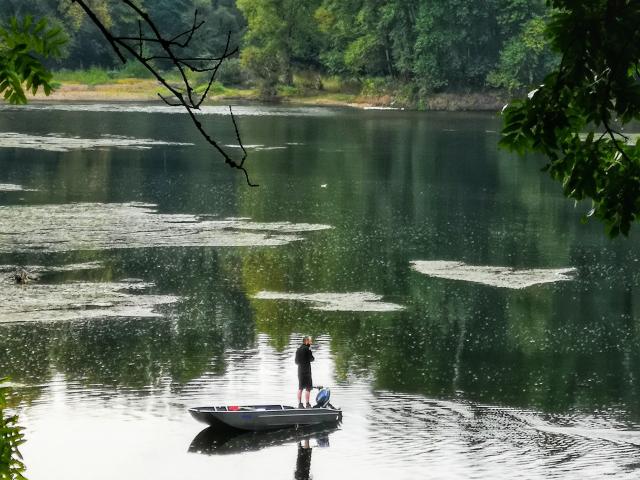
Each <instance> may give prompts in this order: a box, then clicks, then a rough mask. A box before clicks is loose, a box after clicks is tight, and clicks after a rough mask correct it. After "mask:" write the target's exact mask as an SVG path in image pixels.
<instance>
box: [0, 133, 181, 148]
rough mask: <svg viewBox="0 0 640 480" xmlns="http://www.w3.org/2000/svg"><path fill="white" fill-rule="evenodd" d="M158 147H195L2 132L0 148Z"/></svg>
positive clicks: (128, 139)
mask: <svg viewBox="0 0 640 480" xmlns="http://www.w3.org/2000/svg"><path fill="white" fill-rule="evenodd" d="M158 145H178V146H182V145H193V143H180V142H166V141H162V140H152V139H149V138H132V137H124V136H118V135H103V136H101V137H98V138H80V137H71V136H65V135H56V134H50V135H29V134H25V133H16V132H0V148H30V149H35V150H48V151H51V152H70V151H72V150H94V149H97V148H127V149H137V150H148V149H150V148H152V147H154V146H158Z"/></svg>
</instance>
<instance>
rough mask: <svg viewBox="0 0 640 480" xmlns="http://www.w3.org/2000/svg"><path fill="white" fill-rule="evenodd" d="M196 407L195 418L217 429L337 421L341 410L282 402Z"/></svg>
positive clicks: (262, 427)
mask: <svg viewBox="0 0 640 480" xmlns="http://www.w3.org/2000/svg"><path fill="white" fill-rule="evenodd" d="M228 408H229V407H196V408H190V409H189V413H191V416H192V417H193V418H195V419H196V420H198V421H200V422H203V423H206V424H207V425H210V426H211V427H215V428H218V429H225V428H226V429H229V428H232V429H237V430H276V429H279V428H288V427H303V426H305V427H306V426H312V425H324V424H331V423H338V422H340V421H341V420H342V410H340V409H337V408H334V407H333V406H331V405H329V406H327V407H322V408H293V407H287V406H282V405H247V406H242V407H235V408H237V410H229V409H228Z"/></svg>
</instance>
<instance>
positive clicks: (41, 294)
mask: <svg viewBox="0 0 640 480" xmlns="http://www.w3.org/2000/svg"><path fill="white" fill-rule="evenodd" d="M150 286H151V284H143V283H140V282H137V283H132V282H113V283H102V282H98V283H92V282H70V283H63V284H37V283H33V284H29V285H26V286H25V285H17V284H15V283H11V282H9V281H5V282H3V284H2V288H0V305H1V307H0V323H13V322H47V321H59V320H84V319H91V318H104V317H157V316H160V314H159V313H157V312H156V311H155V308H156V307H157V306H159V305H163V304H170V303H175V302H176V301H177V300H178V298H177V297H175V296H172V295H144V294H140V293H137V292H136V293H132V291H134V290H138V291H139V290H144V289H146V288H148V287H150Z"/></svg>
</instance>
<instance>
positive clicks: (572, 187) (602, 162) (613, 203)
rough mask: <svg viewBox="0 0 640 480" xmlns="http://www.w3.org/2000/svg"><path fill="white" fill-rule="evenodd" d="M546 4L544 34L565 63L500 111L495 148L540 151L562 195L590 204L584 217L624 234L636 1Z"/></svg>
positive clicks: (638, 43)
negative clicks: (549, 14)
mask: <svg viewBox="0 0 640 480" xmlns="http://www.w3.org/2000/svg"><path fill="white" fill-rule="evenodd" d="M547 3H548V4H549V6H551V7H553V8H555V9H556V10H555V13H554V14H553V16H552V21H551V22H550V24H549V27H548V31H547V35H548V36H549V37H550V39H551V41H552V43H553V45H554V47H555V48H556V50H558V51H560V52H561V53H562V61H561V63H560V65H559V66H558V68H557V69H556V70H555V71H553V72H552V73H550V74H549V75H548V76H547V77H546V78H545V80H544V84H543V85H541V86H540V87H539V88H537V89H535V90H534V91H532V92H530V93H529V95H528V97H527V98H526V99H522V100H516V101H514V102H512V103H511V104H509V105H508V106H506V107H505V109H504V110H503V118H504V127H503V130H502V139H501V141H500V144H501V145H502V146H504V147H507V148H509V149H511V150H514V151H516V152H518V153H520V154H524V153H526V152H540V153H542V154H544V155H545V156H546V157H547V160H548V163H547V164H546V166H545V170H547V171H548V172H549V174H550V175H551V176H552V178H554V179H555V180H558V181H560V182H561V183H562V186H563V190H564V194H565V195H566V196H567V197H569V198H572V199H575V200H583V199H590V200H591V202H592V209H591V210H590V212H589V213H588V214H587V215H586V216H585V217H583V218H584V219H585V220H586V218H587V217H589V216H591V215H593V216H595V217H597V218H599V219H600V220H601V221H603V223H604V224H605V227H606V232H607V234H608V235H609V236H611V237H616V236H618V235H619V234H621V233H622V234H623V235H628V234H629V231H630V228H631V225H632V224H633V223H634V222H635V221H637V219H638V218H639V216H640V141H636V142H635V144H634V143H632V142H631V137H630V136H629V135H625V134H624V133H623V132H624V128H625V126H626V125H627V124H629V123H630V122H632V121H634V120H638V119H640V81H639V75H638V65H639V63H640V31H639V30H638V28H637V25H638V22H640V2H628V1H622V0H613V1H609V2H574V1H570V0H549V1H547ZM596 135H598V138H597V139H595V140H594V138H595V136H596Z"/></svg>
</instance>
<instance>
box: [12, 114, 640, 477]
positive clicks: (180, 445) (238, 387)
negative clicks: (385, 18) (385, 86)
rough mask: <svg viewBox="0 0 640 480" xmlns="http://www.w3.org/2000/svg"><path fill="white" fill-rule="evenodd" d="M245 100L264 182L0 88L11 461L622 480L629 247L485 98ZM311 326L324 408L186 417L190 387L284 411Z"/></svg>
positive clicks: (225, 128)
mask: <svg viewBox="0 0 640 480" xmlns="http://www.w3.org/2000/svg"><path fill="white" fill-rule="evenodd" d="M236 113H237V115H238V117H237V119H238V123H239V127H240V130H241V133H242V137H243V140H244V142H245V144H247V145H248V151H249V160H248V163H247V165H248V170H249V173H250V175H251V177H252V180H253V181H255V182H257V183H259V184H260V185H261V186H260V187H258V188H250V187H248V186H247V185H246V183H245V182H244V178H243V176H242V175H240V174H238V173H237V172H235V171H232V170H230V169H228V168H227V167H225V166H224V165H223V164H222V161H221V159H220V158H219V157H218V156H217V155H216V154H215V153H214V152H213V151H212V149H211V148H209V147H208V146H207V145H206V144H205V143H204V142H203V141H202V140H201V139H200V138H199V137H198V135H197V134H196V133H195V131H194V129H193V128H192V126H191V125H190V124H189V122H188V119H187V117H186V116H184V115H181V114H176V113H173V111H172V110H167V109H166V108H161V107H154V106H149V105H140V106H132V105H126V104H124V105H123V104H118V105H71V106H69V105H58V106H56V105H39V104H38V105H36V104H34V105H30V106H28V107H24V108H23V107H20V108H14V107H8V106H5V107H3V108H1V109H0V132H1V133H0V274H1V275H2V276H3V277H2V280H0V285H1V287H2V288H1V290H2V293H0V376H3V375H10V376H11V378H12V381H13V383H14V385H15V390H16V392H17V394H18V395H19V401H17V403H16V408H17V411H18V413H19V415H20V422H21V424H22V425H23V426H24V427H25V435H26V438H27V442H26V443H25V444H24V445H23V447H22V452H23V454H24V459H25V463H26V464H27V467H28V471H27V477H28V478H29V479H31V480H56V479H64V480H73V479H87V478H91V479H114V478H116V479H139V478H153V479H156V480H160V479H175V478H181V479H201V478H233V479H243V478H247V479H249V478H269V479H272V478H273V479H282V478H295V479H301V478H313V479H316V480H327V479H343V478H344V479H347V478H349V479H350V478H354V477H356V478H368V479H386V478H394V479H395V478H397V479H418V478H419V479H423V478H433V479H441V478H442V479H449V478H452V479H470V478H479V479H480V478H481V479H485V478H505V479H506V478H531V479H535V478H582V479H591V478H593V479H596V478H597V479H600V478H603V477H605V476H611V477H614V478H616V479H625V478H629V479H631V478H638V477H639V476H640V386H639V382H640V378H639V376H640V320H639V315H640V273H639V272H640V271H639V269H638V266H639V265H640V263H639V259H640V247H639V246H638V242H637V240H635V239H634V238H632V239H631V240H628V239H619V240H616V241H610V240H608V239H606V238H605V236H604V233H603V229H602V227H601V226H600V225H598V224H597V223H594V222H591V223H587V224H586V225H585V224H582V223H581V222H580V217H581V216H582V215H583V214H585V213H586V212H587V211H588V210H589V205H586V204H578V205H574V204H573V203H572V202H570V201H568V200H566V199H564V198H563V197H562V195H561V191H560V189H561V187H560V186H559V185H557V184H555V183H553V182H551V181H550V180H548V179H547V178H546V176H545V174H543V173H541V172H540V171H539V169H540V167H541V166H542V165H543V163H542V161H541V160H540V159H538V158H534V157H529V158H526V159H519V158H516V157H514V156H512V155H510V154H508V153H506V152H504V151H501V150H499V149H498V148H497V146H496V144H497V141H498V133H496V132H497V131H498V130H499V128H500V121H499V119H498V118H497V117H496V116H494V115H485V114H470V113H465V114H450V113H446V114H445V113H414V112H397V111H396V112H394V111H384V112H380V111H354V110H343V109H329V108H326V109H325V108H286V107H264V106H261V107H251V106H245V107H237V108H236ZM202 119H203V122H204V124H205V125H206V126H207V127H209V128H210V129H211V130H212V131H214V132H215V136H216V138H220V139H221V140H222V143H223V144H226V145H232V146H231V147H228V148H229V150H230V151H231V152H234V153H235V152H239V150H238V149H237V148H235V147H233V145H234V139H235V136H234V133H233V130H232V127H231V124H230V121H229V117H228V116H227V115H225V110H224V109H217V108H211V109H210V110H209V111H207V112H205V115H203V117H202ZM23 147H24V148H23ZM412 262H417V263H412ZM436 262H438V263H436ZM442 262H449V263H442ZM15 266H27V269H28V270H30V271H31V272H32V275H33V276H35V275H38V278H37V279H35V280H34V281H32V282H30V283H29V284H27V285H26V286H17V285H14V284H13V283H12V281H11V278H10V276H11V272H13V271H14V269H15ZM489 267H492V268H489ZM513 269H515V272H516V273H514V270H513ZM304 334H310V335H313V336H314V337H315V338H316V345H315V346H314V351H315V358H316V361H315V363H314V364H313V376H314V380H315V382H316V383H318V384H324V385H328V386H331V388H332V403H333V404H334V405H337V406H340V407H342V409H343V411H344V418H343V422H342V424H341V425H340V426H339V428H337V429H333V430H330V431H324V432H314V433H313V434H305V433H304V432H289V433H287V432H285V433H282V432H280V433H277V434H268V435H254V436H244V437H236V438H231V439H228V438H225V439H222V440H221V439H219V438H215V435H213V436H212V434H211V432H209V431H206V432H202V433H201V431H202V430H203V428H204V425H202V424H198V423H196V422H195V421H194V420H193V419H192V418H191V417H190V416H189V414H188V413H187V408H188V407H192V406H202V405H212V404H216V405H221V404H247V403H249V404H251V403H284V404H294V403H295V402H296V398H295V394H296V387H297V380H296V367H295V365H294V363H293V355H294V352H295V349H296V348H297V346H298V344H299V343H300V340H301V336H302V335H304ZM307 447H308V448H307Z"/></svg>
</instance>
